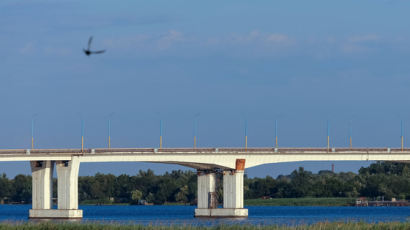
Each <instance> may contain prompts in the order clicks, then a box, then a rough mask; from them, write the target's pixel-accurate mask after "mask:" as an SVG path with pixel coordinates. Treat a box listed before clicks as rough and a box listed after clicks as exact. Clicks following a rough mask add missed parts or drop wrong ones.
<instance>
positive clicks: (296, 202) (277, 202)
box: [245, 197, 356, 206]
mask: <svg viewBox="0 0 410 230" xmlns="http://www.w3.org/2000/svg"><path fill="white" fill-rule="evenodd" d="M355 201H356V199H355V198H345V197H324V198H316V197H305V198H272V199H249V200H245V206H353V205H354V204H355Z"/></svg>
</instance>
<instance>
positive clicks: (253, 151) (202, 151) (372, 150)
mask: <svg viewBox="0 0 410 230" xmlns="http://www.w3.org/2000/svg"><path fill="white" fill-rule="evenodd" d="M143 153H147V154H161V153H162V154H169V153H175V154H184V153H190V154H206V153H212V154H216V153H220V154H239V155H244V154H245V155H248V154H250V155H251V154H261V153H266V154H267V153H272V154H303V153H306V154H311V153H315V154H321V153H322V154H328V153H333V154H334V153H341V154H344V153H349V154H355V153H357V154H363V153H371V154H377V153H382V154H385V153H404V154H406V153H408V154H410V148H405V149H401V148H331V149H328V148H246V149H245V148H96V149H84V150H81V149H0V156H4V155H9V156H10V155H28V154H30V155H31V154H33V155H36V154H39V155H40V154H41V155H88V154H109V155H116V154H143Z"/></svg>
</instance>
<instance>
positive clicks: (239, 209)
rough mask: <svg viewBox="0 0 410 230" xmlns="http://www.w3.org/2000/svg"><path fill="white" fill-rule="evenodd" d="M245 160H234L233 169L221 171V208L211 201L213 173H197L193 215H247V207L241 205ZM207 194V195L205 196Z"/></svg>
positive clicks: (213, 184) (213, 181) (213, 192)
mask: <svg viewBox="0 0 410 230" xmlns="http://www.w3.org/2000/svg"><path fill="white" fill-rule="evenodd" d="M244 169H245V160H244V159H237V160H236V169H235V170H226V171H224V172H223V208H217V205H215V204H213V203H212V201H213V200H215V199H216V197H214V198H212V197H213V196H215V182H216V181H215V173H202V172H199V173H198V208H197V209H195V217H247V216H248V209H245V208H244V205H243V198H244V194H243V177H244ZM207 194H209V195H208V196H206V195H207Z"/></svg>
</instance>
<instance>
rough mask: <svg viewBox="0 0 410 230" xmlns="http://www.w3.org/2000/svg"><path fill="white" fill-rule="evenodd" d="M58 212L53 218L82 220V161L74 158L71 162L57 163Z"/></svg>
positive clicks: (56, 211)
mask: <svg viewBox="0 0 410 230" xmlns="http://www.w3.org/2000/svg"><path fill="white" fill-rule="evenodd" d="M56 168H57V197H58V198H57V202H58V203H57V210H53V211H54V213H53V214H54V217H53V218H59V219H81V218H83V210H80V209H78V172H79V170H80V160H79V158H78V156H73V157H72V159H71V160H70V161H57V162H56Z"/></svg>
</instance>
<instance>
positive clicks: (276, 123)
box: [275, 120, 278, 148]
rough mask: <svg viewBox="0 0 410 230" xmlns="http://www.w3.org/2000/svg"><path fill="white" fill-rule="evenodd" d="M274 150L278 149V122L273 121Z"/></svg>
mask: <svg viewBox="0 0 410 230" xmlns="http://www.w3.org/2000/svg"><path fill="white" fill-rule="evenodd" d="M275 148H278V120H275Z"/></svg>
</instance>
